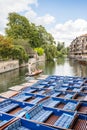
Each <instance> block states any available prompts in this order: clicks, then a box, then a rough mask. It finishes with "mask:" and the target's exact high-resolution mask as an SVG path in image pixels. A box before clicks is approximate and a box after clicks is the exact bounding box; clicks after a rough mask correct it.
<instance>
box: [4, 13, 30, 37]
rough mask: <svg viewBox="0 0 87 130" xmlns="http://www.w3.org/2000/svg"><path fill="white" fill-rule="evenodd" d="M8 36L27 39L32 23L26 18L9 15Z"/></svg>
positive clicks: (14, 14) (15, 14)
mask: <svg viewBox="0 0 87 130" xmlns="http://www.w3.org/2000/svg"><path fill="white" fill-rule="evenodd" d="M6 34H7V36H9V37H12V38H14V39H19V38H20V39H21V38H22V39H26V38H28V37H29V34H30V23H29V21H28V20H27V18H26V17H24V16H21V15H19V14H17V13H9V16H8V24H7V28H6Z"/></svg>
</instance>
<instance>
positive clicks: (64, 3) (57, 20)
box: [0, 0, 87, 46]
mask: <svg viewBox="0 0 87 130" xmlns="http://www.w3.org/2000/svg"><path fill="white" fill-rule="evenodd" d="M9 12H17V13H19V14H21V15H24V16H26V17H27V18H28V19H29V21H30V22H33V23H35V24H37V25H43V26H45V28H46V29H47V31H48V32H50V33H52V35H53V36H54V38H55V40H56V41H63V42H65V44H66V46H68V45H69V44H70V42H71V41H72V40H73V39H74V38H76V37H77V36H79V35H82V34H85V33H87V0H0V34H4V28H5V26H6V23H7V17H8V13H9Z"/></svg>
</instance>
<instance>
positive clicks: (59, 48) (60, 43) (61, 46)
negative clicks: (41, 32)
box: [57, 42, 64, 51]
mask: <svg viewBox="0 0 87 130" xmlns="http://www.w3.org/2000/svg"><path fill="white" fill-rule="evenodd" d="M63 48H64V42H58V44H57V51H60V50H61V49H63Z"/></svg>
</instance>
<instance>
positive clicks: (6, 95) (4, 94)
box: [0, 90, 18, 98]
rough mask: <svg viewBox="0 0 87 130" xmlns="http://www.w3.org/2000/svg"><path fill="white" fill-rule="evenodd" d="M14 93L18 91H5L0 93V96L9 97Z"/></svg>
mask: <svg viewBox="0 0 87 130" xmlns="http://www.w3.org/2000/svg"><path fill="white" fill-rule="evenodd" d="M16 94H18V92H16V91H11V90H9V91H7V92H4V93H1V94H0V96H1V97H4V98H11V97H12V96H14V95H16Z"/></svg>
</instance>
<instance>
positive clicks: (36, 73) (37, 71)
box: [26, 70, 43, 77]
mask: <svg viewBox="0 0 87 130" xmlns="http://www.w3.org/2000/svg"><path fill="white" fill-rule="evenodd" d="M42 72H43V70H36V71H34V72H32V73H31V74H28V73H27V74H26V76H30V77H31V76H36V75H39V74H41V73H42Z"/></svg>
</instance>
